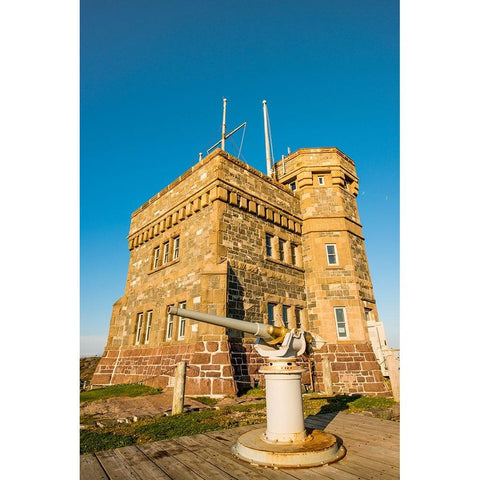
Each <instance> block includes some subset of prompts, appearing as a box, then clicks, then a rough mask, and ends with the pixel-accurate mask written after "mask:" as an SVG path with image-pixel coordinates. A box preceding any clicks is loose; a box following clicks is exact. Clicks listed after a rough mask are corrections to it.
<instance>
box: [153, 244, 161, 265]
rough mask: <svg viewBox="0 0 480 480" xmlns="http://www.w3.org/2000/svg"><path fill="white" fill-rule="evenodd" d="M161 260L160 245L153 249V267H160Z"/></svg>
mask: <svg viewBox="0 0 480 480" xmlns="http://www.w3.org/2000/svg"><path fill="white" fill-rule="evenodd" d="M159 260H160V247H155V248H154V249H153V268H157V267H158V263H159Z"/></svg>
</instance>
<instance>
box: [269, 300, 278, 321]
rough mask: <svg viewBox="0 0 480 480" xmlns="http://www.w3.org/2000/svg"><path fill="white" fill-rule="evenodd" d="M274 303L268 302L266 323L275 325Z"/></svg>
mask: <svg viewBox="0 0 480 480" xmlns="http://www.w3.org/2000/svg"><path fill="white" fill-rule="evenodd" d="M275 306H276V305H275V303H269V304H268V324H269V325H275Z"/></svg>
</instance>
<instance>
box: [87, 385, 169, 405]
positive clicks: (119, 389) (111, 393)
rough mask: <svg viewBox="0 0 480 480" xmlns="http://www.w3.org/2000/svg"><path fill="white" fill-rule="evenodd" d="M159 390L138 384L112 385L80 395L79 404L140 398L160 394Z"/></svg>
mask: <svg viewBox="0 0 480 480" xmlns="http://www.w3.org/2000/svg"><path fill="white" fill-rule="evenodd" d="M161 392H162V389H161V388H153V387H147V386H146V385H141V384H139V383H133V384H130V385H112V386H111V387H104V388H96V389H94V390H88V391H86V392H81V393H80V402H91V401H93V400H100V399H106V398H113V397H141V396H144V395H154V394H156V393H161Z"/></svg>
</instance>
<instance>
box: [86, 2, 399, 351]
mask: <svg viewBox="0 0 480 480" xmlns="http://www.w3.org/2000/svg"><path fill="white" fill-rule="evenodd" d="M242 5H243V6H240V4H239V3H237V2H225V1H217V0H204V1H202V2H198V1H186V0H181V1H178V2H166V1H155V0H137V1H119V0H115V1H106V0H103V1H98V0H96V1H93V0H82V2H81V4H80V22H81V23H80V235H81V236H80V274H81V277H80V335H81V349H80V354H81V355H89V354H93V355H95V354H97V355H101V354H102V351H103V347H104V345H105V342H106V337H107V333H108V326H109V321H110V315H111V307H112V304H113V303H114V302H115V301H116V300H117V299H118V298H120V297H121V296H122V295H123V292H124V288H125V280H126V274H127V268H128V258H129V251H128V249H127V241H126V236H127V234H128V229H129V222H130V214H131V213H132V212H133V211H134V210H135V209H136V208H138V207H139V206H140V205H141V204H142V203H144V202H145V201H146V200H148V199H149V198H150V197H151V196H153V195H154V194H155V193H157V192H158V191H160V190H161V189H162V188H163V187H164V186H166V185H167V184H169V183H170V182H171V181H173V180H174V179H175V178H177V177H178V176H179V175H181V174H182V173H183V172H184V171H185V170H187V169H188V168H190V167H191V166H192V165H194V164H195V163H196V162H197V160H198V154H199V152H203V154H204V155H205V154H206V150H207V148H209V147H210V146H211V145H213V144H214V143H215V142H216V141H217V140H218V139H219V138H220V127H221V120H222V98H223V97H226V98H227V99H228V108H227V131H231V130H232V129H233V128H235V127H236V126H238V125H239V124H241V123H242V122H244V121H246V122H247V128H246V132H245V138H244V141H243V147H242V155H241V158H242V159H243V160H245V161H246V162H247V163H249V164H250V165H252V166H253V167H255V168H257V169H259V170H262V171H265V147H264V137H263V116H262V100H264V99H266V100H267V102H268V109H269V117H270V122H271V130H272V139H273V151H274V156H275V160H279V159H280V158H281V155H282V154H286V153H287V148H290V149H291V151H294V150H296V149H298V148H307V147H330V146H335V147H337V148H339V149H340V150H342V151H343V152H344V153H346V154H347V155H348V156H350V158H352V159H353V160H354V161H355V163H356V168H357V174H358V176H359V177H360V191H359V195H358V206H359V211H360V219H361V222H362V224H363V231H364V235H365V237H366V249H367V255H368V259H369V265H370V272H371V275H372V280H373V285H374V291H375V296H376V300H377V305H378V311H379V315H380V320H381V321H383V322H384V324H385V328H386V333H387V338H388V340H389V342H390V344H391V345H392V346H393V347H394V348H399V346H400V345H399V177H400V170H399V167H400V165H399V12H398V2H396V1H385V0H378V1H377V0H368V1H355V0H348V1H344V0H337V1H335V2H332V1H326V0H325V1H322V0H316V1H302V2H298V1H289V0H284V1H262V0H259V1H258V0H257V1H255V2H253V1H252V2H244V3H242ZM232 139H233V141H227V145H226V149H227V151H229V152H230V153H232V154H233V155H237V154H238V148H239V144H240V140H241V134H237V135H235V136H234V137H232Z"/></svg>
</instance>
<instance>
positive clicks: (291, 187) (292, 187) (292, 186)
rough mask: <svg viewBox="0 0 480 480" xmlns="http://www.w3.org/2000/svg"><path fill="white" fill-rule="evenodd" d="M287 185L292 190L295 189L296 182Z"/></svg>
mask: <svg viewBox="0 0 480 480" xmlns="http://www.w3.org/2000/svg"><path fill="white" fill-rule="evenodd" d="M288 186H289V187H290V190H292V191H293V192H294V191H295V190H296V189H297V183H296V182H292V183H290V184H289V185H288Z"/></svg>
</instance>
